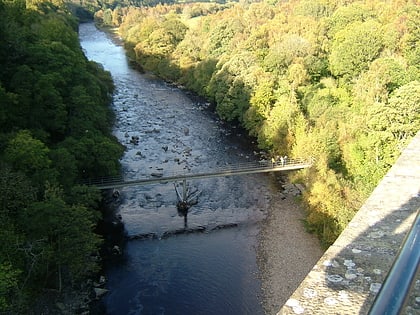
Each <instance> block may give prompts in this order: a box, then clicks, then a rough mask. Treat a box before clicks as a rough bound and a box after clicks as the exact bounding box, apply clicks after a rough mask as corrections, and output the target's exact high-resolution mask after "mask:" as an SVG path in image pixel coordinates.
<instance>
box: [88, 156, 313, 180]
mask: <svg viewBox="0 0 420 315" xmlns="http://www.w3.org/2000/svg"><path fill="white" fill-rule="evenodd" d="M312 163H313V159H312V158H282V159H275V160H260V161H252V162H245V163H237V164H224V165H220V164H219V165H217V167H211V168H208V169H207V170H205V171H202V172H200V173H199V174H211V173H220V174H221V175H222V174H223V173H226V174H228V173H235V172H241V171H251V170H264V169H273V168H276V169H281V168H283V167H284V168H290V167H293V166H302V165H312ZM191 175H196V173H193V171H192V170H182V171H180V170H176V171H171V170H165V171H164V172H162V173H151V174H149V175H143V176H142V177H137V178H135V180H142V179H144V180H147V179H150V178H153V177H163V176H164V177H165V178H171V177H180V176H185V177H188V176H191ZM130 180H133V179H130V178H124V176H122V175H119V176H108V177H101V178H93V179H85V180H83V181H82V182H81V184H85V185H89V186H110V185H112V184H120V183H122V182H125V181H130Z"/></svg>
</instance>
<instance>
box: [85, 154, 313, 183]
mask: <svg viewBox="0 0 420 315" xmlns="http://www.w3.org/2000/svg"><path fill="white" fill-rule="evenodd" d="M311 165H312V161H311V160H310V159H288V160H287V161H285V162H280V161H277V162H274V163H272V162H269V161H260V162H249V163H242V164H237V165H232V164H228V165H226V166H224V167H220V168H218V169H213V170H209V171H205V172H202V173H195V174H194V173H190V172H183V173H180V172H178V173H171V174H167V175H165V176H164V175H163V173H162V174H160V173H159V174H151V175H150V176H149V177H144V178H138V179H133V180H125V179H124V178H122V177H121V176H117V177H106V178H100V179H94V180H89V181H86V182H84V184H87V185H89V186H95V187H97V188H99V189H111V188H121V187H127V186H141V185H150V184H165V183H168V182H177V181H183V180H192V179H204V178H212V177H224V176H234V175H245V174H255V173H267V172H278V171H291V170H299V169H303V168H307V167H310V166H311Z"/></svg>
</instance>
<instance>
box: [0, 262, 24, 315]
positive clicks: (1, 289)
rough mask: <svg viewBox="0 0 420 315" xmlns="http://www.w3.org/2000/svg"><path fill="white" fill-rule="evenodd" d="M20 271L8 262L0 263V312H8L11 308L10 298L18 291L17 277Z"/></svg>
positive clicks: (11, 301)
mask: <svg viewBox="0 0 420 315" xmlns="http://www.w3.org/2000/svg"><path fill="white" fill-rule="evenodd" d="M19 275H20V271H19V270H16V269H14V268H13V266H12V265H10V264H4V263H2V264H0V312H2V313H3V312H8V311H10V309H11V303H13V300H12V298H15V296H16V292H17V291H18V282H19V281H18V277H19Z"/></svg>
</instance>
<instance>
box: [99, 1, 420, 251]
mask: <svg viewBox="0 0 420 315" xmlns="http://www.w3.org/2000/svg"><path fill="white" fill-rule="evenodd" d="M95 17H96V19H97V21H98V22H99V23H102V24H104V25H107V26H110V27H113V28H115V29H117V31H118V33H119V35H120V36H121V37H122V39H123V40H124V42H125V46H126V48H127V50H128V54H129V55H130V57H131V58H132V59H133V60H135V62H137V63H138V64H139V65H140V66H141V67H142V68H143V69H144V70H145V71H152V72H154V73H156V74H158V75H159V76H161V77H162V78H164V79H165V80H168V81H171V82H175V83H177V84H179V85H181V86H184V87H185V88H187V89H189V90H192V91H195V92H196V93H198V94H199V95H202V96H204V97H206V98H207V99H208V100H210V101H211V102H213V103H214V104H215V105H216V110H217V112H218V114H219V115H220V117H221V118H223V119H224V120H226V121H232V122H238V123H240V124H241V125H242V126H243V127H244V128H246V130H248V132H249V135H250V136H253V137H255V138H257V140H258V144H259V147H260V148H261V149H263V150H266V151H267V152H270V154H271V155H273V156H276V155H281V156H284V155H287V156H291V157H309V156H311V157H313V158H315V161H316V162H315V165H314V166H313V167H312V168H310V169H308V170H305V171H301V172H299V173H297V174H293V175H291V180H293V181H296V182H301V183H303V184H304V185H305V186H306V188H307V190H306V193H305V194H304V195H303V198H302V199H303V204H304V205H305V207H306V210H307V220H306V224H307V227H308V229H309V230H310V231H313V232H315V233H317V234H318V235H319V236H320V238H321V240H322V242H323V243H324V244H325V245H329V244H331V243H332V242H333V241H334V240H335V239H336V237H337V236H338V235H339V234H340V232H341V231H342V230H343V228H344V227H345V226H346V225H347V223H348V222H349V220H350V219H351V218H352V217H353V215H354V213H355V211H357V210H358V209H359V207H360V206H361V204H362V203H363V201H364V200H365V199H366V198H367V196H368V195H369V194H370V192H371V191H372V190H373V188H374V187H375V186H376V185H377V183H378V181H379V180H380V179H381V178H382V177H383V176H384V174H385V173H386V172H387V170H388V169H389V168H390V166H391V165H392V164H393V163H394V162H395V160H396V158H397V157H398V156H399V154H400V152H401V150H402V149H403V148H404V147H405V145H406V144H407V142H408V141H409V140H410V138H412V137H413V136H414V135H415V134H416V132H417V131H419V130H420V106H419V104H420V82H419V73H420V72H419V66H420V48H419V44H418V43H419V41H420V28H419V23H418V21H420V6H419V5H418V3H417V1H415V0H394V1H381V0H365V1H351V0H290V1H281V0H278V1H261V2H256V3H249V2H246V1H244V2H239V3H227V4H216V3H188V4H173V5H157V6H155V7H140V8H138V7H137V8H136V7H116V8H114V9H111V8H107V9H105V10H100V11H98V12H97V13H96V15H95Z"/></svg>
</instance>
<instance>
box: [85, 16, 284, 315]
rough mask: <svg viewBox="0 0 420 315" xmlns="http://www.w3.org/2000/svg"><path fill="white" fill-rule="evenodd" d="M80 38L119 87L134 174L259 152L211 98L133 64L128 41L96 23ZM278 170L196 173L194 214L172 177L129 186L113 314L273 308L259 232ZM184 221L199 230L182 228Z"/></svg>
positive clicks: (122, 132) (109, 305) (113, 270)
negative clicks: (182, 206) (266, 300)
mask: <svg viewBox="0 0 420 315" xmlns="http://www.w3.org/2000/svg"><path fill="white" fill-rule="evenodd" d="M79 37H80V42H81V45H82V48H83V49H84V52H85V54H86V56H87V57H88V58H89V59H90V60H93V61H96V62H98V63H100V64H102V65H103V67H104V68H105V69H106V70H108V71H110V72H111V74H112V77H113V80H114V83H115V85H116V91H115V94H114V99H113V104H112V106H113V109H114V111H115V114H116V123H115V127H114V134H115V135H116V136H117V137H118V139H119V140H120V142H121V143H123V144H124V145H125V146H126V151H125V154H124V157H123V158H122V160H121V163H122V167H123V174H124V177H125V178H126V179H135V178H138V177H139V176H153V175H156V174H159V176H160V175H168V174H170V173H172V172H173V171H179V170H183V171H190V172H197V171H203V170H209V169H211V168H217V167H220V166H223V165H225V164H236V163H239V162H246V161H250V160H256V159H258V158H259V156H257V155H256V154H255V152H253V149H252V145H251V144H250V143H249V139H247V138H246V137H245V136H244V135H242V134H241V131H240V130H239V129H235V128H231V127H229V126H226V125H224V124H223V122H221V121H220V120H219V119H218V118H217V116H216V115H215V114H214V113H213V112H212V111H211V110H210V109H209V104H207V103H206V102H204V101H198V100H197V98H195V97H191V96H189V94H188V93H186V92H185V91H183V90H181V89H179V88H176V87H174V86H172V85H170V84H167V83H165V82H163V81H161V80H159V79H157V78H155V77H153V76H152V75H148V74H141V73H139V72H138V71H136V70H135V69H133V68H131V67H130V66H129V63H128V62H127V58H126V55H125V51H124V49H123V47H121V46H120V45H119V44H118V43H116V42H115V41H114V40H112V38H111V37H110V36H109V35H107V34H105V33H103V32H101V31H99V30H97V29H96V28H95V26H94V25H93V24H92V23H86V24H81V25H80V29H79ZM133 137H134V138H133ZM133 139H138V142H137V141H133ZM273 178H274V177H273V176H272V175H270V174H253V175H244V176H232V177H220V178H211V179H201V180H193V181H190V182H189V183H188V184H189V186H190V187H191V190H198V191H201V194H200V195H199V201H198V204H196V205H194V206H193V207H192V208H191V209H190V210H189V213H188V216H187V222H185V221H184V217H183V216H182V215H181V214H179V213H178V211H177V208H176V202H177V198H176V193H175V189H174V185H173V183H168V184H155V185H149V186H139V187H127V188H124V189H121V191H120V192H121V196H120V204H119V207H118V211H119V213H120V215H121V218H122V221H123V223H124V227H125V230H126V233H127V236H128V238H129V239H131V240H130V241H128V242H127V244H126V246H125V248H124V254H123V257H122V259H120V260H117V261H114V262H113V263H112V264H110V265H109V266H107V268H106V278H107V285H106V288H107V289H108V290H109V292H108V294H107V295H106V296H105V297H104V299H103V304H104V309H105V311H104V312H106V314H115V315H116V314H203V315H210V314H230V315H234V314H238V315H239V314H240V315H243V314H254V315H258V314H264V310H263V306H262V301H263V293H262V283H261V280H260V279H261V277H260V276H261V272H260V269H259V264H258V259H257V256H258V255H257V254H258V253H257V252H258V235H259V233H260V231H261V226H262V222H264V220H265V219H266V217H267V213H268V210H269V209H270V207H272V206H273V205H272V202H273V199H272V196H275V195H276V193H277V191H278V190H277V188H276V187H275V185H273V181H274V179H273ZM185 228H187V230H188V231H196V232H193V233H180V231H183V230H185ZM199 231H201V232H199ZM144 235H150V236H153V237H148V238H144V237H142V236H144Z"/></svg>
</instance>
